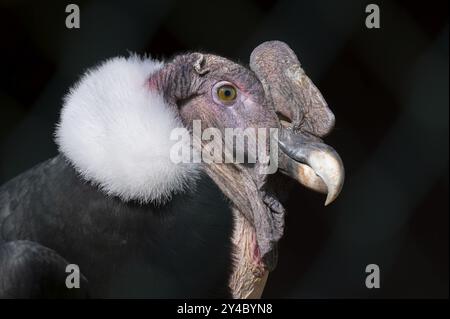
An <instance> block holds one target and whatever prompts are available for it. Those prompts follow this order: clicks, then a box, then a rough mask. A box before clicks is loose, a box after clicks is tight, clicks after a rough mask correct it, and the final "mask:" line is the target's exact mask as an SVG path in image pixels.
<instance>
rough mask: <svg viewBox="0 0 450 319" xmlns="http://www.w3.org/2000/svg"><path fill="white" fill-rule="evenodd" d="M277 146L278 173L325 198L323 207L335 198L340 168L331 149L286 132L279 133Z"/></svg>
mask: <svg viewBox="0 0 450 319" xmlns="http://www.w3.org/2000/svg"><path fill="white" fill-rule="evenodd" d="M278 144H279V146H280V150H281V152H280V153H279V160H278V165H279V169H280V171H281V172H282V173H284V174H286V175H288V176H290V177H292V178H293V179H295V180H296V181H298V182H299V183H300V184H302V185H304V186H305V187H307V188H310V189H312V190H315V191H317V192H320V193H324V194H327V199H326V201H325V206H326V205H328V204H330V203H331V202H333V201H334V200H335V199H336V198H337V196H338V195H339V193H340V191H341V189H342V186H343V184H344V175H345V174H344V165H343V164H342V160H341V158H340V157H339V155H338V153H337V152H336V151H335V150H334V149H333V148H332V147H331V146H328V145H326V144H324V143H322V141H321V140H320V139H319V138H314V137H310V136H306V135H304V134H301V133H300V134H295V133H293V131H292V130H290V129H282V130H281V133H280V136H279V139H278Z"/></svg>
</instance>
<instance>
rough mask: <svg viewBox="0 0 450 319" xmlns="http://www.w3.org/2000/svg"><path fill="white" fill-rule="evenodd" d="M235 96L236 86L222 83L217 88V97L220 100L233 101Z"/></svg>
mask: <svg viewBox="0 0 450 319" xmlns="http://www.w3.org/2000/svg"><path fill="white" fill-rule="evenodd" d="M236 96H237V92H236V88H235V87H233V86H231V85H229V84H225V85H222V86H221V87H219V88H218V89H217V97H218V98H219V100H221V101H222V102H233V101H234V100H236Z"/></svg>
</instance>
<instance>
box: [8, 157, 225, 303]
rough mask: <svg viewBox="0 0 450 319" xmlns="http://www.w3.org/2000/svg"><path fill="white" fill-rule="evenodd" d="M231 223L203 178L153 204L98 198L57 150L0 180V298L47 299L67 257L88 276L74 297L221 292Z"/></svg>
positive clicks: (216, 294) (217, 192)
mask: <svg viewBox="0 0 450 319" xmlns="http://www.w3.org/2000/svg"><path fill="white" fill-rule="evenodd" d="M231 228H232V215H231V211H230V209H229V205H228V202H227V200H226V199H225V197H224V196H223V195H222V193H221V191H220V190H219V189H218V188H217V186H215V184H214V183H213V182H212V181H211V180H210V179H209V178H208V177H207V176H206V175H202V178H201V180H200V181H199V182H198V183H197V184H196V186H195V187H193V188H192V189H191V190H189V191H188V192H186V193H183V194H179V195H174V197H173V198H172V200H171V201H169V202H168V203H167V204H166V205H164V206H160V207H158V206H155V205H153V204H140V203H138V202H132V201H131V202H124V201H122V200H120V199H119V198H115V197H112V196H105V194H104V193H103V192H102V191H100V190H99V189H98V188H97V187H96V186H95V185H92V184H91V183H89V182H86V181H84V180H83V179H81V178H80V176H79V175H78V174H77V172H76V171H75V170H74V169H73V168H72V166H71V165H70V164H69V163H68V161H67V160H66V159H65V158H64V157H63V156H62V155H58V156H56V157H55V158H53V159H50V160H48V161H46V162H44V163H42V164H39V165H37V166H36V167H34V168H32V169H30V170H29V171H27V172H25V173H23V174H21V175H20V176H18V177H16V178H14V179H13V180H11V181H9V182H8V183H6V184H4V185H3V186H2V187H0V238H1V240H2V242H0V282H1V283H2V284H0V297H19V298H20V297H23V298H27V297H52V296H54V294H53V292H54V291H57V290H55V289H53V288H52V287H53V286H56V287H58V289H60V288H61V286H60V284H64V282H62V283H61V282H60V281H61V279H62V278H63V279H65V278H66V276H67V275H68V274H67V273H65V271H64V270H65V263H73V264H77V265H78V266H79V267H80V271H81V273H82V274H83V275H84V276H85V278H86V280H87V282H82V283H81V286H82V287H81V288H80V289H82V290H83V291H82V292H72V293H70V292H67V291H66V292H64V293H65V294H72V295H69V296H72V297H84V296H87V295H89V296H91V297H200V296H201V297H204V296H211V297H227V296H228V291H227V288H226V287H227V282H228V277H229V273H230V271H231V269H230V265H231V254H230V246H231V244H230V237H231ZM24 241H26V242H24ZM21 251H22V252H23V251H24V252H26V253H27V254H28V255H27V256H26V258H22V259H17V258H16V259H15V262H14V263H12V262H9V261H8V260H12V259H11V256H14V255H17V254H18V253H20V252H21ZM42 252H46V253H42ZM17 263H19V264H20V267H18V264H17ZM49 265H51V266H49ZM18 269H20V270H21V271H22V272H23V273H22V275H20V276H19V275H17V274H15V275H13V274H14V272H17V271H18ZM50 270H51V271H53V272H54V274H51V275H48V272H49V271H50ZM31 274H33V276H32V277H33V278H34V279H33V280H34V281H35V282H37V283H38V284H34V285H30V286H29V287H28V288H27V289H21V288H20V287H21V285H24V280H28V279H26V278H31ZM41 279H43V280H41ZM58 281H59V282H58ZM5 283H8V287H14V286H15V287H17V289H11V288H9V290H8V291H5V289H4V287H5ZM44 283H45V284H44ZM86 286H87V287H86ZM2 287H3V288H2ZM49 287H50V288H49ZM46 288H48V289H49V291H45V290H46ZM63 288H65V287H63ZM52 289H53V290H52ZM30 290H31V291H30ZM63 290H64V289H63ZM71 290H76V289H71ZM7 294H8V295H7ZM57 295H58V294H57ZM58 296H59V297H64V296H65V295H64V294H59V295H58Z"/></svg>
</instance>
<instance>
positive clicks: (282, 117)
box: [276, 112, 292, 127]
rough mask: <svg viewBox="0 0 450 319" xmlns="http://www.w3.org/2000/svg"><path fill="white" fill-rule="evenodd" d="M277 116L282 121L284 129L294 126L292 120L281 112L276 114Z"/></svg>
mask: <svg viewBox="0 0 450 319" xmlns="http://www.w3.org/2000/svg"><path fill="white" fill-rule="evenodd" d="M276 114H277V116H278V119H279V120H280V123H281V125H283V126H284V127H289V126H292V120H291V119H290V118H289V117H288V116H286V115H284V114H283V113H281V112H276Z"/></svg>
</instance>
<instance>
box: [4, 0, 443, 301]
mask: <svg viewBox="0 0 450 319" xmlns="http://www.w3.org/2000/svg"><path fill="white" fill-rule="evenodd" d="M75 3H76V4H78V5H79V6H80V9H81V28H80V29H67V28H66V27H65V18H66V15H67V14H66V13H65V7H66V5H67V4H68V2H67V3H65V2H64V1H54V2H51V1H39V2H38V1H0V45H1V50H0V55H1V59H0V70H1V73H0V183H3V182H5V181H7V180H8V179H10V178H12V177H14V176H15V175H17V174H19V173H21V172H23V171H25V170H26V169H28V168H30V167H32V166H33V165H35V164H37V163H39V162H41V161H43V160H45V159H47V158H50V157H52V156H54V155H55V154H56V153H57V150H56V146H55V144H54V143H53V137H52V134H53V131H54V127H55V123H56V122H57V120H58V116H59V110H60V108H61V102H62V97H63V96H64V94H65V93H66V92H67V90H68V88H69V87H70V85H71V84H73V83H74V81H76V80H77V79H78V77H79V76H80V75H81V74H82V73H83V71H85V70H86V69H87V68H89V67H91V66H93V65H95V64H97V63H98V62H99V61H101V60H103V59H105V58H108V57H112V56H116V55H127V54H128V52H129V51H133V52H138V53H141V54H143V53H149V54H151V55H152V56H154V57H157V58H168V57H170V56H171V55H173V54H174V53H177V52H180V51H186V50H203V51H208V52H212V53H217V54H219V55H223V56H226V57H229V58H232V59H235V60H238V61H241V62H243V63H247V61H248V59H249V55H250V53H251V50H252V49H253V48H254V47H256V46H257V45H258V44H259V43H261V42H263V41H265V40H273V39H278V40H282V41H285V42H287V43H288V44H289V45H290V46H291V47H292V48H293V50H294V51H295V52H296V53H297V54H298V56H299V59H300V61H301V63H302V65H303V67H304V69H305V70H306V72H307V74H308V75H309V76H310V78H311V79H312V80H313V81H314V82H315V84H316V85H317V86H318V87H319V89H320V90H321V92H322V93H323V95H324V97H325V98H326V100H327V102H328V104H329V105H330V107H331V109H332V110H333V112H334V113H335V115H336V118H337V124H336V128H335V130H334V131H333V133H332V134H331V135H330V136H329V137H328V138H327V142H328V143H329V144H330V145H333V147H335V148H336V149H337V150H338V152H339V154H340V155H341V157H342V158H343V160H344V163H345V166H346V183H345V185H344V190H343V192H342V194H341V196H340V197H339V199H338V200H337V201H336V202H335V203H334V204H333V205H331V206H330V207H327V208H324V207H323V201H324V198H323V196H322V195H319V194H314V193H312V192H310V191H307V190H305V189H302V188H300V187H298V188H294V189H292V190H291V191H290V196H289V200H288V202H287V208H288V212H289V215H288V216H287V230H286V234H285V237H284V239H283V240H282V242H281V243H280V258H279V265H278V268H277V269H276V270H275V271H274V272H273V273H272V274H271V275H270V276H269V281H268V284H267V287H266V290H265V293H264V297H288V298H335V297H338V298H346V297H352V298H391V297H396V298H417V297H424V298H433V297H434V298H436V297H437V298H442V297H447V298H448V292H449V282H448V254H449V250H448V243H449V238H448V227H449V223H448V182H449V181H448V176H449V175H448V145H449V144H448V136H449V132H448V118H449V117H448V108H449V100H448V85H449V83H448V80H449V76H448V70H449V65H448V39H449V24H448V23H449V19H448V2H447V1H427V2H426V3H424V2H417V3H413V2H412V1H406V0H403V1H389V2H387V1H376V2H375V1H360V2H358V1H350V0H348V1H332V0H321V1H287V0H285V1H283V0H278V1H277V0H264V1H256V0H253V1H238V0H228V1H221V2H213V1H207V0H205V1H199V2H190V1H162V0H161V1H131V0H127V1H75ZM369 3H376V4H378V5H379V6H380V11H381V28H380V29H367V28H366V26H365V18H366V15H367V13H365V7H366V5H367V4H369ZM371 263H375V264H378V265H379V266H380V269H381V288H380V289H372V290H369V289H367V288H366V286H365V277H366V273H365V267H366V265H367V264H371Z"/></svg>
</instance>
